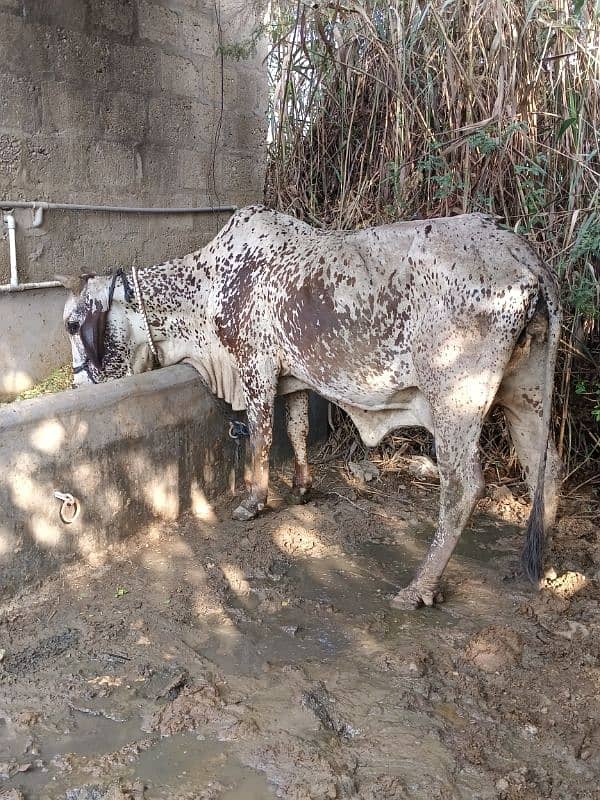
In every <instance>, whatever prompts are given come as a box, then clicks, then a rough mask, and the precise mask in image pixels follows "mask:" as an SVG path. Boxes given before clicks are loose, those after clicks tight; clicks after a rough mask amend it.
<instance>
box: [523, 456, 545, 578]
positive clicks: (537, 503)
mask: <svg viewBox="0 0 600 800" xmlns="http://www.w3.org/2000/svg"><path fill="white" fill-rule="evenodd" d="M544 461H545V459H544ZM544 546H545V535H544V488H543V484H542V485H540V484H538V487H537V490H536V492H535V497H534V499H533V507H532V509H531V514H530V515H529V522H528V523H527V533H526V536H525V547H524V548H523V553H522V555H521V564H522V565H523V569H524V570H525V573H526V575H527V577H528V578H529V580H530V581H531V582H532V583H539V581H540V579H541V577H542V570H543V566H544Z"/></svg>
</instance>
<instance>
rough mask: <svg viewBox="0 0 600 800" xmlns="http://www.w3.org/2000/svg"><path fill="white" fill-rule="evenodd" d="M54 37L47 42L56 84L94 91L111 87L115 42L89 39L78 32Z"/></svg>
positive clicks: (57, 34) (98, 36) (89, 37)
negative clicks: (84, 87)
mask: <svg viewBox="0 0 600 800" xmlns="http://www.w3.org/2000/svg"><path fill="white" fill-rule="evenodd" d="M53 33H54V36H52V37H51V38H50V40H49V41H48V54H49V57H50V61H51V68H52V72H53V75H54V77H55V79H56V80H58V81H66V82H68V83H71V84H74V85H76V86H82V85H84V84H92V85H93V86H94V88H95V89H105V88H108V87H109V86H110V83H111V80H112V71H111V68H112V60H111V53H112V48H113V43H112V42H110V41H108V40H107V39H105V38H103V37H101V36H100V35H99V34H96V35H86V34H84V33H79V32H77V31H68V32H59V33H56V32H53ZM38 46H39V45H38Z"/></svg>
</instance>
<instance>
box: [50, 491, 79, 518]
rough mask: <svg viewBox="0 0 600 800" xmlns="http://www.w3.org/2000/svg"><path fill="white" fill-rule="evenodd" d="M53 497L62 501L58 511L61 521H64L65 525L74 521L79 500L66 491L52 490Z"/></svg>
mask: <svg viewBox="0 0 600 800" xmlns="http://www.w3.org/2000/svg"><path fill="white" fill-rule="evenodd" d="M54 497H56V499H57V500H61V501H62V505H61V507H60V511H59V512H58V516H59V517H60V520H61V522H64V524H65V525H70V524H71V523H72V522H75V520H76V519H77V517H78V516H79V510H80V506H79V500H78V499H77V498H76V497H73V495H72V494H69V493H68V492H54Z"/></svg>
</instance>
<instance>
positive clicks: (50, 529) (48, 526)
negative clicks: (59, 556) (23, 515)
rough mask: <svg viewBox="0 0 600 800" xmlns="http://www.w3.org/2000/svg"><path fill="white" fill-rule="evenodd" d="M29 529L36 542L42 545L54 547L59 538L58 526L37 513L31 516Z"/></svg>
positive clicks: (60, 533)
mask: <svg viewBox="0 0 600 800" xmlns="http://www.w3.org/2000/svg"><path fill="white" fill-rule="evenodd" d="M31 530H32V531H33V536H34V538H35V540H36V542H37V543H38V544H39V545H42V546H43V547H54V546H55V545H57V544H58V543H59V542H60V540H61V536H62V532H61V530H60V528H59V527H58V526H56V525H53V524H52V523H51V522H48V520H46V519H44V518H43V517H40V516H38V515H35V516H33V517H32V518H31Z"/></svg>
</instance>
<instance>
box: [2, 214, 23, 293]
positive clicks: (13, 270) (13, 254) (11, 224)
mask: <svg viewBox="0 0 600 800" xmlns="http://www.w3.org/2000/svg"><path fill="white" fill-rule="evenodd" d="M3 221H4V224H5V225H6V227H7V228H8V254H9V255H8V257H9V262H10V286H12V287H13V288H14V287H15V286H18V285H19V275H18V274H17V242H16V239H15V228H16V227H17V223H16V222H15V218H14V215H13V214H5V215H4V217H3Z"/></svg>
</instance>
